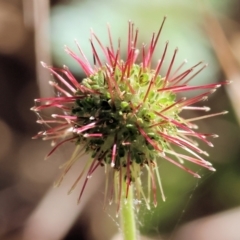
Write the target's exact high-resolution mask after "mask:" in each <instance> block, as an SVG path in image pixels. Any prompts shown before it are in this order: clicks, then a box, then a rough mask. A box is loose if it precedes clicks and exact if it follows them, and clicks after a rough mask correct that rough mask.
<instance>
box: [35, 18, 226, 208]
mask: <svg viewBox="0 0 240 240" xmlns="http://www.w3.org/2000/svg"><path fill="white" fill-rule="evenodd" d="M164 22H165V18H164V20H163V23H162V25H161V27H160V30H159V32H158V33H157V34H156V35H155V34H153V35H152V38H151V39H150V43H149V44H148V45H142V47H141V48H140V49H138V48H137V43H138V41H137V40H138V30H135V29H134V24H133V23H132V22H129V28H128V44H127V51H125V52H126V56H127V57H126V59H122V58H121V57H120V55H121V49H120V41H119V42H118V46H117V48H116V49H115V48H114V47H113V44H112V37H111V33H110V29H109V28H108V35H109V43H110V44H109V46H107V47H105V46H103V44H102V43H101V41H100V40H99V39H98V37H97V36H96V35H95V34H94V32H91V39H90V44H91V47H92V54H93V58H94V64H93V66H92V65H91V64H90V63H89V61H88V60H87V58H86V56H85V55H84V53H83V50H82V49H81V47H80V46H79V45H78V44H77V46H78V49H79V52H80V55H77V54H75V53H74V52H72V51H71V50H70V49H69V48H68V47H65V51H66V52H67V53H68V54H69V55H70V56H71V57H72V58H74V59H75V60H76V61H77V62H78V64H79V65H80V67H81V68H82V70H83V71H84V72H85V74H86V77H85V78H84V79H83V80H82V81H81V82H78V81H77V80H76V78H75V77H74V76H73V74H72V73H71V72H70V70H69V69H68V68H67V67H66V66H64V67H63V68H61V69H59V68H54V67H51V66H47V65H46V64H45V63H42V65H43V66H44V67H45V68H47V69H48V70H49V71H50V72H51V73H52V74H53V75H54V76H55V80H54V81H50V85H52V86H53V87H54V88H55V89H56V90H57V91H58V95H57V96H55V97H50V98H39V99H36V100H35V103H36V104H35V106H34V107H33V108H32V110H34V111H36V112H38V115H39V116H41V114H39V113H41V111H42V110H44V109H46V108H58V109H60V110H61V111H62V114H52V116H51V117H52V118H51V119H43V118H42V117H40V119H39V120H38V123H41V124H44V125H46V126H48V128H49V125H50V126H51V127H50V128H49V129H47V130H44V131H41V132H39V133H38V134H37V135H36V136H35V137H34V138H38V137H41V138H43V139H44V140H48V139H51V140H53V142H54V143H55V146H54V148H53V149H52V150H51V152H50V153H49V154H48V155H47V157H48V156H50V155H51V154H52V153H53V152H54V151H55V150H56V149H57V148H58V147H59V146H61V145H62V144H64V143H66V142H73V143H74V144H75V145H76V149H75V151H74V152H73V154H72V156H71V157H70V159H69V160H68V161H67V162H66V164H65V165H64V166H65V168H64V170H63V174H62V176H61V177H60V180H59V181H58V182H57V185H59V184H60V183H61V181H62V179H63V178H64V176H65V174H66V173H67V172H68V171H69V169H70V168H71V167H72V165H73V164H74V163H75V162H76V161H77V160H79V161H81V160H82V159H81V156H82V155H83V154H85V153H87V154H89V155H90V160H89V161H88V162H87V163H86V166H85V168H84V169H83V170H82V172H81V174H80V176H79V177H78V178H77V180H76V182H75V183H74V184H73V186H72V188H71V189H70V192H71V191H72V190H73V188H74V187H75V186H76V184H77V183H78V181H79V180H80V179H81V177H83V176H85V181H84V184H83V187H82V190H81V193H80V196H79V200H80V198H81V196H82V194H83V191H84V189H85V186H86V184H87V182H88V179H89V177H90V176H92V175H93V173H94V171H95V170H96V169H97V168H99V167H100V166H102V167H103V169H105V174H106V187H105V197H106V196H109V195H110V199H111V198H112V197H113V196H112V195H113V193H115V197H116V199H117V204H118V209H119V207H120V196H121V192H122V180H123V181H125V182H126V186H127V189H126V198H127V196H128V188H129V186H130V185H133V186H134V189H135V195H136V198H138V199H141V198H144V199H145V201H146V204H147V207H148V208H149V201H150V198H152V199H153V203H154V205H157V196H156V195H157V188H158V187H159V189H160V192H161V195H162V199H163V200H165V196H164V193H163V189H162V185H161V181H160V176H159V167H158V164H159V162H161V161H169V162H170V163H172V164H173V165H175V166H177V167H179V168H181V169H183V170H184V171H186V172H188V173H190V174H192V175H193V176H194V177H197V178H199V177H200V176H199V175H198V174H197V173H195V172H193V171H192V170H190V169H188V168H187V167H186V166H185V165H184V162H185V161H189V162H192V163H195V164H197V165H200V166H202V167H204V168H207V169H209V170H212V171H214V168H213V167H212V164H211V163H209V162H208V161H206V160H205V159H204V158H203V157H204V155H205V156H207V153H206V152H205V151H203V150H201V149H200V148H199V147H198V146H197V145H196V142H195V139H198V140H200V141H203V142H204V143H206V144H207V145H209V146H213V145H212V143H211V142H210V141H209V140H208V138H209V137H216V135H215V134H205V133H199V132H196V131H195V130H194V129H196V125H195V124H194V123H193V121H195V120H199V119H201V118H206V117H212V116H216V115H219V114H224V113H226V112H221V113H215V114H209V115H204V116H202V117H198V118H194V119H184V118H183V117H182V116H181V112H182V111H183V110H200V111H208V110H210V109H209V108H208V107H205V106H204V107H199V106H195V105H194V104H195V103H197V102H200V101H202V100H206V99H207V98H208V96H209V95H210V94H212V93H213V92H215V90H216V88H218V87H220V86H221V85H222V84H226V83H227V82H222V83H217V84H207V85H200V86H192V85H190V84H189V83H190V81H191V79H192V78H193V77H194V76H196V75H197V74H198V73H199V72H200V71H201V70H202V69H203V68H205V66H206V65H204V64H203V63H202V62H199V63H198V64H196V65H194V66H192V67H191V68H189V69H187V70H184V71H183V70H182V69H183V64H182V65H180V66H178V67H175V66H174V61H175V57H176V55H177V49H176V50H175V51H174V53H173V56H172V59H171V61H170V63H169V66H168V68H167V71H166V74H165V75H161V71H162V64H163V62H164V61H165V55H166V54H167V49H168V42H167V43H166V45H165V47H164V49H163V53H162V55H161V58H160V60H159V61H158V63H157V64H156V66H153V65H154V64H153V61H152V58H153V53H154V51H155V48H156V45H157V42H158V39H159V37H160V34H161V30H162V27H163V25H164ZM96 44H97V45H99V46H100V48H101V50H102V52H103V53H104V56H105V59H104V60H102V59H101V58H100V56H99V53H98V52H97V50H96ZM194 90H202V93H201V94H199V95H196V96H194V97H190V98H186V97H180V96H179V95H178V93H184V92H187V91H194ZM181 96H182V94H181ZM193 139H194V140H193ZM175 146H177V147H179V148H181V149H182V150H183V151H181V152H180V153H178V152H176V151H175V150H174V147H175ZM184 152H185V153H184ZM143 169H146V173H147V174H148V175H149V179H150V185H149V188H150V189H152V191H151V193H152V194H151V195H152V196H150V189H149V191H148V194H145V193H144V191H143V190H142V184H141V181H142V179H141V173H142V171H143ZM157 186H158V187H157ZM112 189H114V190H112Z"/></svg>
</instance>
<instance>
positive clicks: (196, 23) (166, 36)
mask: <svg viewBox="0 0 240 240" xmlns="http://www.w3.org/2000/svg"><path fill="white" fill-rule="evenodd" d="M239 12H240V2H239V0H221V1H218V0H206V1H201V0H199V1H192V0H168V1H166V0H151V1H142V0H131V1H127V0H119V1H116V0H113V1H109V0H99V1H94V0H41V1H39V0H8V1H6V0H0V84H1V85H0V105H1V111H0V144H1V145H0V239H4V240H10V239H27V240H28V239H29V240H32V239H39V240H48V239H49V240H50V239H51V240H55V239H56V240H58V239H64V240H73V239H83V240H84V239H90V240H91V239H96V240H105V239H112V238H113V236H114V235H115V234H117V233H118V231H119V226H118V219H116V218H115V206H112V207H110V206H109V207H107V209H106V210H103V197H104V174H103V173H102V172H101V171H99V172H98V173H97V174H96V175H94V177H93V178H92V179H91V181H90V183H89V187H88V188H87V189H86V191H85V193H84V197H83V198H84V199H83V201H82V202H81V203H80V205H78V206H77V205H76V199H77V197H78V194H79V191H80V187H81V186H78V188H77V189H76V190H75V192H74V193H73V194H72V195H70V196H67V190H68V188H69V187H70V185H71V183H72V182H73V181H74V179H75V177H76V176H77V175H78V172H79V171H80V170H79V169H81V162H80V163H78V166H77V167H76V168H74V169H72V171H71V172H70V173H69V176H67V177H66V180H65V181H64V183H63V186H61V187H60V188H58V189H54V188H53V187H52V186H53V182H54V181H55V180H56V179H57V177H58V176H59V175H60V170H59V166H60V165H61V164H62V163H63V162H64V160H66V158H67V156H69V153H70V152H71V146H66V147H65V148H61V149H60V150H59V151H57V152H56V154H54V156H53V157H51V158H50V159H49V160H48V161H43V159H44V156H45V155H46V154H47V153H48V151H50V143H49V142H43V141H40V140H31V137H32V136H33V135H35V134H36V133H37V132H38V131H40V130H41V126H40V125H38V124H36V120H37V116H36V114H34V113H33V112H31V111H30V108H31V107H32V106H33V105H34V101H33V100H34V98H38V97H40V96H41V97H47V96H52V95H53V94H54V92H53V90H52V89H51V88H50V87H49V86H48V81H49V80H50V79H51V76H50V75H49V73H48V72H47V71H46V70H45V69H43V68H42V67H41V65H40V61H44V62H46V63H47V64H49V65H51V64H53V65H56V66H62V65H64V64H66V65H67V66H68V67H69V68H70V69H71V70H72V72H73V73H74V74H75V75H76V76H77V78H78V79H81V78H83V77H84V75H83V73H82V72H81V70H80V69H79V67H78V66H77V65H76V63H75V62H74V61H73V59H71V57H69V56H68V55H67V54H65V52H64V50H63V47H64V45H67V46H69V47H70V48H71V49H73V50H74V51H77V47H76V46H75V43H74V39H77V40H78V42H79V43H80V45H81V46H82V48H83V49H84V51H85V53H86V55H87V56H88V57H89V58H90V59H91V58H92V56H91V53H90V46H89V41H88V39H89V36H90V34H89V32H90V28H93V29H94V31H95V32H96V33H97V35H98V36H99V38H100V39H101V40H102V41H103V43H104V44H106V43H107V28H106V23H110V25H111V29H112V33H113V36H114V39H115V41H117V39H118V38H119V37H120V38H122V39H123V42H124V37H125V36H126V34H127V22H128V20H129V19H131V20H132V21H134V22H135V25H136V26H137V27H139V30H140V38H139V42H148V41H149V39H150V37H151V34H152V32H153V31H157V30H158V28H159V26H160V24H161V22H162V19H163V16H164V15H167V22H166V24H165V27H164V30H163V34H162V35H161V39H160V43H159V48H158V49H159V51H160V53H161V52H162V48H163V46H164V43H165V42H166V41H167V40H169V41H170V50H169V57H171V56H172V53H173V50H174V49H175V48H176V47H178V48H179V54H178V56H177V61H178V62H179V63H181V62H182V61H183V60H184V59H187V60H188V63H187V66H188V67H190V66H192V65H194V64H196V63H197V62H199V61H201V60H204V61H205V62H207V63H209V67H208V68H207V69H205V70H204V71H203V72H202V73H201V74H199V75H198V76H197V77H196V78H195V79H194V81H193V82H192V84H199V85H200V84H204V83H210V82H218V81H224V80H226V79H231V80H233V81H234V82H233V84H231V85H229V86H227V87H226V88H224V87H222V88H220V89H219V90H218V91H217V92H216V93H214V94H213V95H212V96H211V97H210V98H209V100H208V102H207V103H203V105H208V106H210V107H211V109H212V110H211V111H212V112H218V111H222V110H228V111H229V114H228V115H224V116H220V117H216V118H211V119H207V120H205V121H202V122H199V127H200V131H201V132H210V133H216V134H218V135H220V138H217V139H214V140H213V144H214V145H215V147H214V148H211V149H210V148H208V147H206V146H203V148H204V149H205V150H206V151H207V152H209V154H210V157H209V160H210V161H211V162H212V163H213V165H214V167H215V168H216V169H217V171H216V172H215V173H210V172H208V171H205V170H203V169H200V168H195V170H196V171H198V172H199V174H200V175H201V176H202V179H200V180H196V179H193V178H192V177H191V176H188V174H186V173H185V172H183V171H181V170H179V169H176V168H175V167H173V166H171V165H170V164H168V163H163V164H162V165H161V176H162V179H163V186H164V190H165V194H166V196H167V201H166V202H165V203H163V202H162V201H161V199H159V204H158V207H157V208H156V209H155V208H153V209H152V210H150V211H148V210H146V209H145V208H144V206H142V207H141V209H140V212H139V217H138V224H139V226H140V230H141V233H142V234H143V235H145V236H147V237H148V238H151V239H166V240H170V239H178V240H179V239H186V240H188V239H190V238H189V235H188V234H189V232H188V230H186V229H187V226H188V225H189V224H194V223H196V226H198V225H197V223H198V220H197V219H208V218H207V216H216V219H217V218H218V216H221V219H222V218H223V219H224V220H223V223H224V227H223V228H221V224H219V225H217V229H211V231H212V232H216V231H217V232H218V231H219V233H220V232H221V231H220V230H222V231H223V232H225V233H227V232H229V231H230V229H231V232H234V230H236V235H232V236H233V237H232V238H222V239H229V240H231V239H233V240H235V239H236V240H237V239H240V236H239V233H237V232H238V231H237V230H239V229H238V228H237V227H236V228H234V229H232V228H231V225H232V224H233V222H232V221H231V218H228V217H229V215H228V212H229V211H230V212H234V213H238V212H239V211H240V210H239V208H238V207H240V159H239V156H240V148H239V143H240V129H239V123H240V67H239V66H240V15H239ZM156 52H157V51H156ZM158 58H159V56H158V55H157V54H155V60H157V59H158ZM176 65H178V64H176ZM197 114H198V113H195V112H192V113H191V116H197ZM69 182H70V183H69ZM221 213H226V215H221ZM216 214H217V215H216ZM230 215H231V214H230ZM239 215H240V214H239ZM239 215H238V217H237V220H236V221H238V222H239V223H240V216H239ZM213 218H214V219H215V217H213ZM236 221H235V222H236ZM226 222H227V223H226ZM182 226H184V227H182ZM191 226H192V227H191V229H194V231H197V230H196V229H198V234H194V232H193V236H192V237H191V239H192V240H194V239H195V240H200V239H201V240H207V239H211V240H212V239H215V238H214V237H211V233H208V234H209V235H207V236H208V237H205V235H201V233H199V231H203V232H204V231H205V230H204V229H202V230H201V228H197V227H196V226H195V225H191ZM234 226H235V225H234ZM182 229H185V230H182ZM199 229H200V230H199ZM190 231H191V230H190ZM192 231H193V230H192ZM237 234H238V235H237ZM199 236H202V238H198V237H199ZM226 236H227V235H226ZM216 239H220V238H216Z"/></svg>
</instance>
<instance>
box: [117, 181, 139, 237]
mask: <svg viewBox="0 0 240 240" xmlns="http://www.w3.org/2000/svg"><path fill="white" fill-rule="evenodd" d="M126 190H127V184H126V181H124V180H123V182H122V196H121V197H122V199H121V209H120V215H121V229H122V235H123V239H124V240H137V239H138V236H137V235H138V233H137V227H136V222H135V209H134V199H133V187H132V186H131V185H130V186H129V190H128V197H127V199H126Z"/></svg>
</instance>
